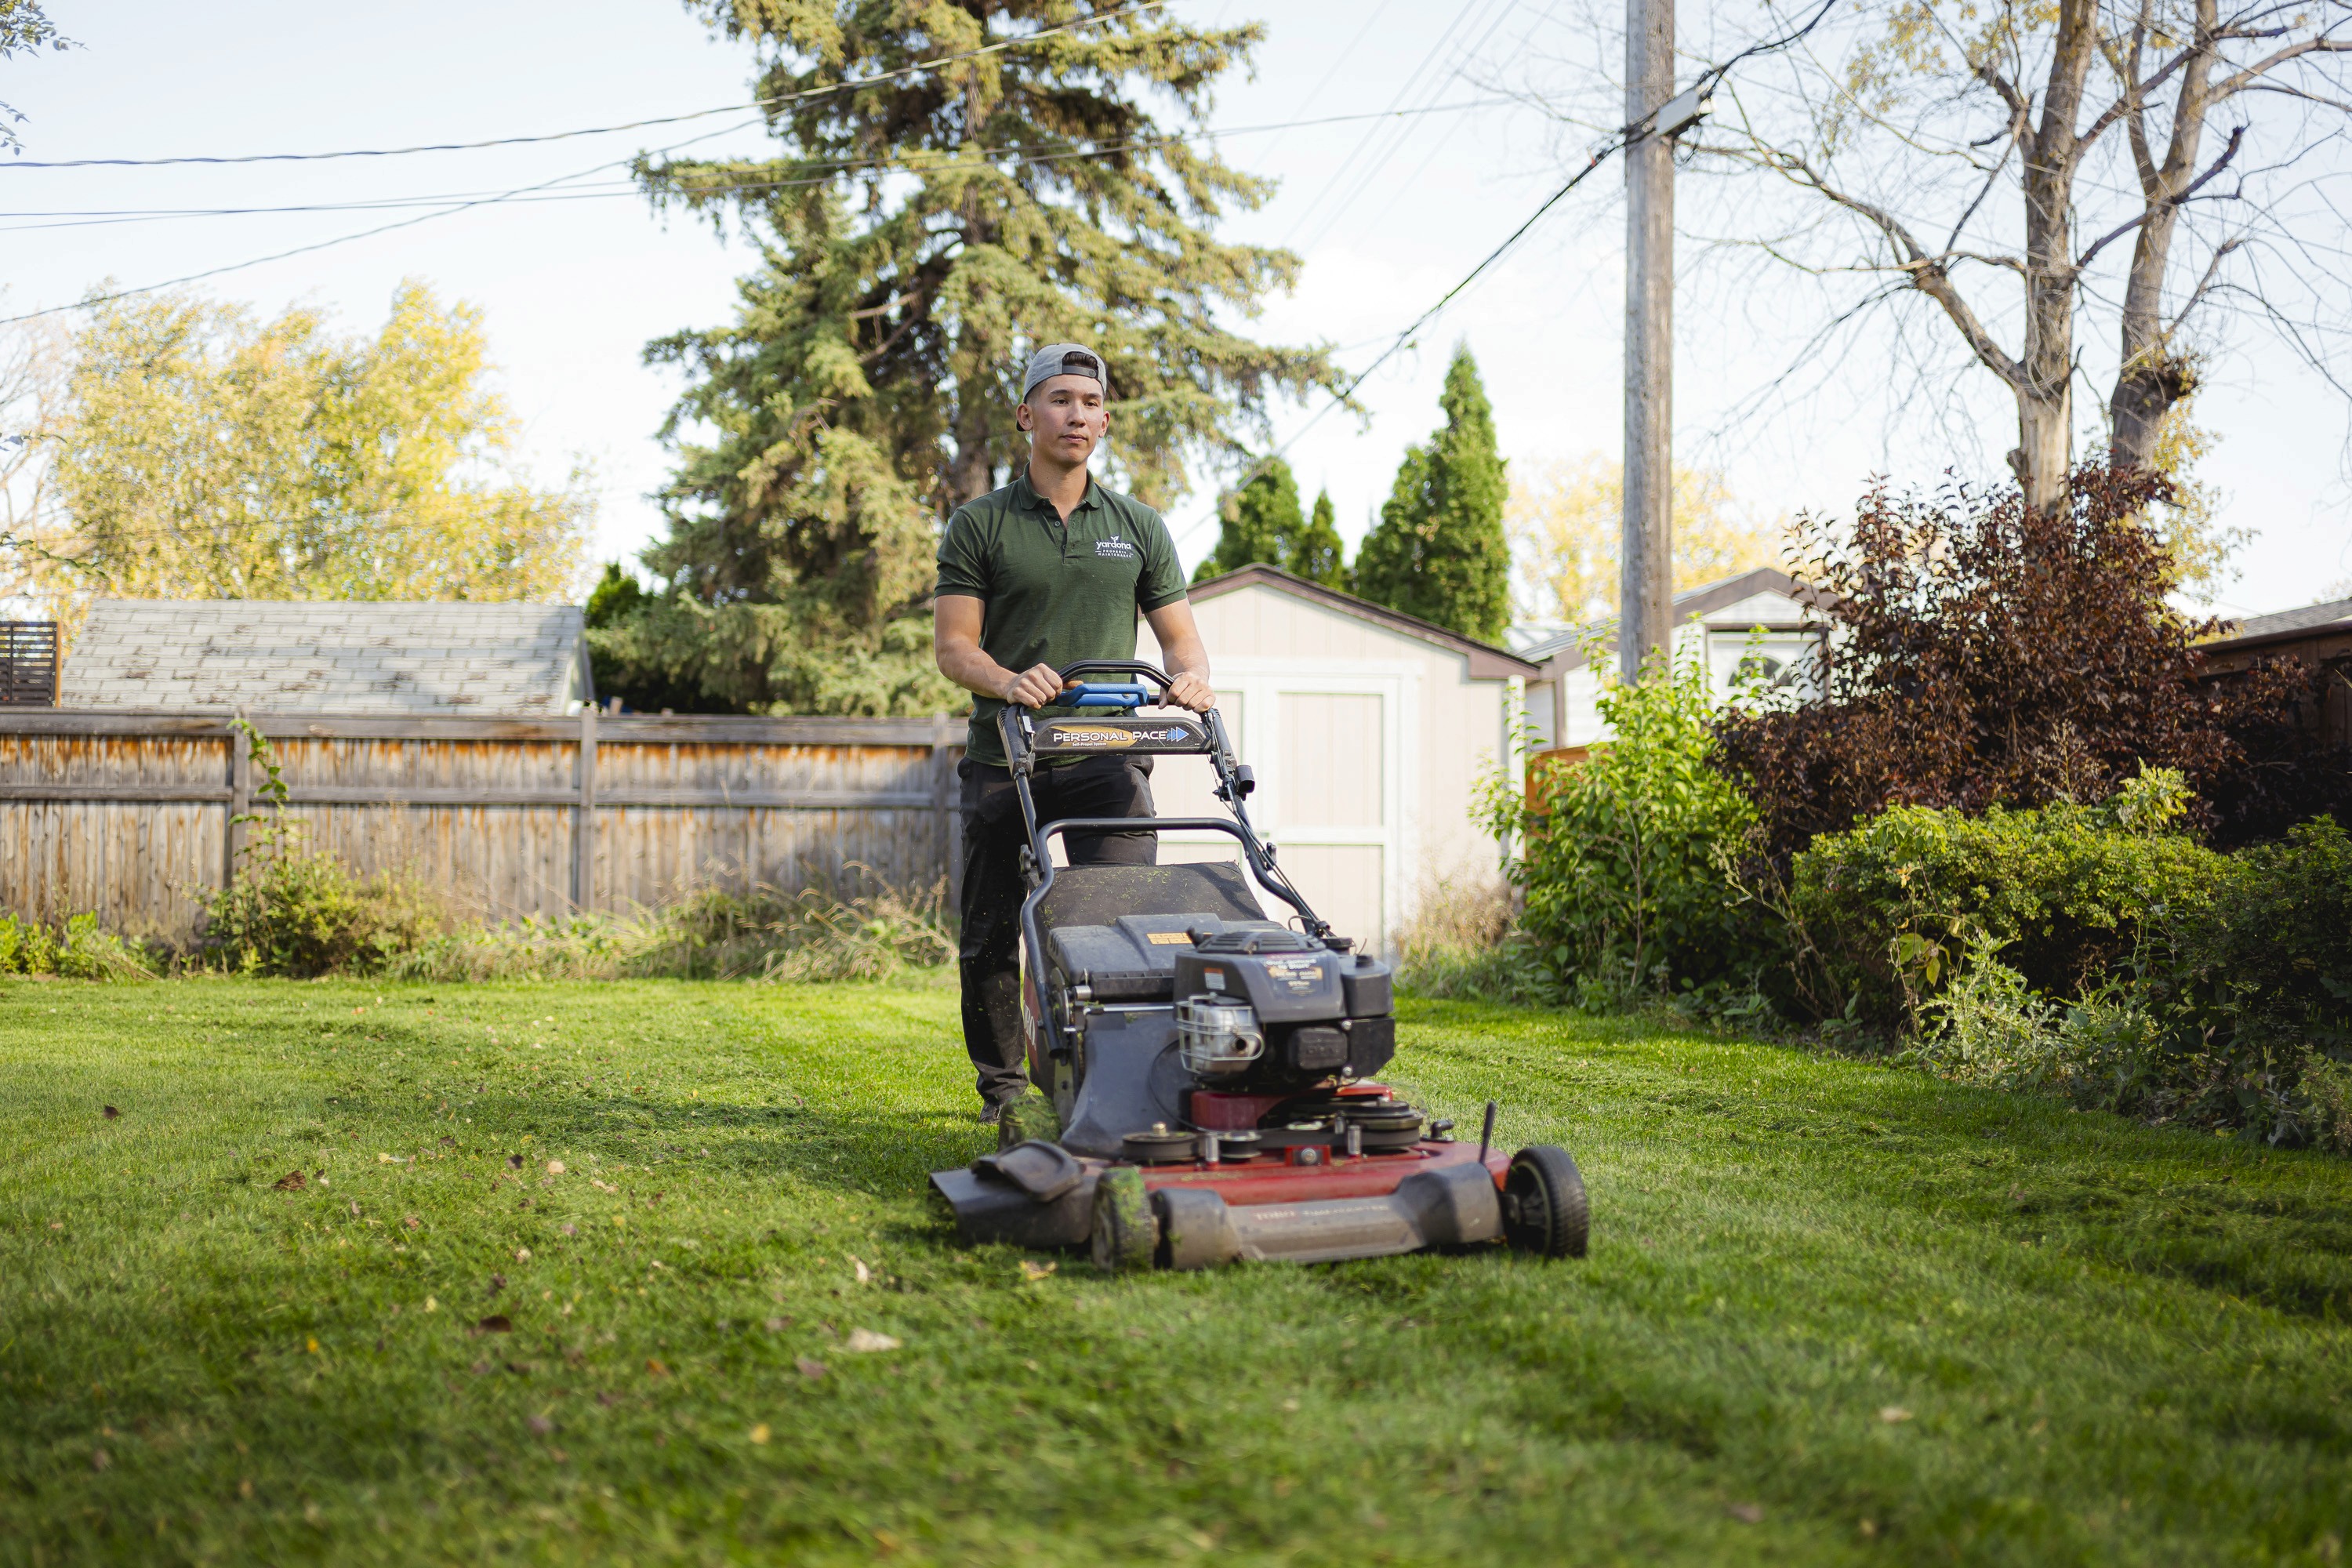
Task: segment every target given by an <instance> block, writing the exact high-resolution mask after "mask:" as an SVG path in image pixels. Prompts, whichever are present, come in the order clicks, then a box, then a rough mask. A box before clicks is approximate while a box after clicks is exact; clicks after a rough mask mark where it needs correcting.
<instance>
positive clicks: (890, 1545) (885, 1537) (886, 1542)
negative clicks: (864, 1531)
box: [874, 1530, 898, 1556]
mask: <svg viewBox="0 0 2352 1568" xmlns="http://www.w3.org/2000/svg"><path fill="white" fill-rule="evenodd" d="M874 1544H875V1545H877V1546H878V1547H880V1548H881V1549H882V1552H883V1555H885V1556H887V1555H889V1554H890V1553H891V1552H896V1551H898V1537H897V1536H895V1535H893V1534H891V1533H890V1532H889V1531H887V1530H877V1531H875V1532H874Z"/></svg>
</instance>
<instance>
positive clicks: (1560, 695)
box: [1512, 566, 1826, 751]
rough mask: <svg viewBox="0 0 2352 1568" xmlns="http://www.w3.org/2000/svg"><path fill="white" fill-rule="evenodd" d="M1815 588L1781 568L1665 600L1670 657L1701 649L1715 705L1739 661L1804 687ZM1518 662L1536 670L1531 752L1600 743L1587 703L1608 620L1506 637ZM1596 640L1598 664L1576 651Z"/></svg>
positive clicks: (1815, 636)
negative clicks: (1671, 622)
mask: <svg viewBox="0 0 2352 1568" xmlns="http://www.w3.org/2000/svg"><path fill="white" fill-rule="evenodd" d="M1822 603H1823V600H1822V595H1821V594H1820V592H1819V591H1818V590H1816V589H1814V588H1812V587H1810V586H1808V585H1807V584H1803V583H1800V582H1799V581H1797V579H1795V578H1794V577H1791V576H1790V575H1789V574H1787V573H1786V572H1782V571H1780V570H1778V569H1777V568H1774V567H1770V566H1761V567H1759V568H1757V569H1756V570H1755V571H1753V572H1743V573H1741V574H1739V575H1738V576H1737V577H1726V578H1725V579H1723V580H1722V581H1721V582H1719V583H1709V584H1706V585H1705V586H1704V587H1698V588H1691V589H1686V590H1685V591H1684V592H1682V593H1680V594H1676V595H1675V597H1674V616H1675V653H1676V655H1677V656H1678V657H1680V656H1686V655H1688V654H1689V653H1690V652H1691V651H1693V650H1694V649H1696V648H1703V649H1704V651H1705V654H1706V668H1707V675H1708V679H1709V681H1710V683H1711V684H1712V685H1713V687H1714V689H1715V694H1716V697H1717V700H1722V699H1724V698H1727V697H1728V696H1730V694H1731V687H1732V682H1733V681H1734V680H1735V679H1738V675H1739V672H1740V666H1741V665H1742V664H1743V663H1745V662H1746V661H1747V660H1748V659H1749V658H1755V659H1756V660H1757V661H1758V665H1757V669H1758V672H1759V674H1761V675H1762V676H1763V678H1764V679H1766V680H1767V681H1769V682H1774V683H1779V684H1788V685H1794V686H1797V687H1798V688H1800V689H1805V688H1807V687H1809V686H1810V684H1811V679H1812V677H1813V672H1814V670H1815V669H1816V668H1817V659H1818V655H1819V652H1820V649H1821V646H1822V637H1823V635H1824V631H1825V626H1826V623H1825V622H1824V620H1823V618H1822V615H1821V614H1820V606H1821V605H1822ZM1512 640H1513V642H1514V643H1516V644H1517V646H1518V650H1519V656H1520V657H1521V658H1526V659H1528V660H1531V661H1532V662H1534V663H1536V664H1538V665H1539V666H1541V667H1542V668H1541V669H1540V671H1539V672H1538V674H1537V675H1536V676H1535V677H1534V678H1533V679H1530V680H1529V681H1528V699H1527V700H1528V729H1529V730H1530V731H1532V733H1533V735H1534V738H1535V742H1536V748H1537V749H1538V750H1539V751H1555V750H1559V749H1562V748H1566V747H1580V746H1589V745H1591V744H1592V743H1593V742H1596V741H1605V740H1607V739H1609V727H1608V726H1607V725H1606V724H1604V723H1602V722H1601V713H1600V710H1599V708H1598V707H1597V706H1596V705H1595V699H1597V698H1598V697H1599V696H1600V694H1601V676H1602V675H1603V674H1604V673H1605V672H1607V671H1610V670H1612V669H1613V668H1614V667H1615V663H1616V658H1617V626H1616V623H1615V622H1614V621H1604V622H1597V623H1595V624H1594V625H1592V626H1566V627H1541V628H1528V629H1525V630H1523V631H1522V632H1521V634H1520V635H1518V636H1515V637H1513V639H1512ZM1596 643H1597V644H1598V646H1599V647H1600V649H1601V668H1598V669H1596V668H1593V666H1592V665H1591V663H1590V662H1588V660H1587V658H1586V654H1587V652H1588V650H1589V648H1590V647H1592V646H1594V645H1595V644H1596Z"/></svg>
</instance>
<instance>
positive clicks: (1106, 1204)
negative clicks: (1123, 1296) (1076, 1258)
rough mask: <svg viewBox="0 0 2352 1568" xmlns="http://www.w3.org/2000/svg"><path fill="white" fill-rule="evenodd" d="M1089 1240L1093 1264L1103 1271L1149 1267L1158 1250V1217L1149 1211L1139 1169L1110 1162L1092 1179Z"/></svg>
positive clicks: (1111, 1272)
mask: <svg viewBox="0 0 2352 1568" xmlns="http://www.w3.org/2000/svg"><path fill="white" fill-rule="evenodd" d="M1092 1241H1093V1247H1094V1255H1095V1267H1096V1268H1099V1269H1101V1270H1102V1271H1103V1272H1104V1273H1106V1274H1126V1273H1130V1272H1132V1271H1134V1270H1137V1269H1144V1268H1150V1267H1151V1259H1152V1255H1153V1254H1155V1253H1157V1252H1158V1251H1159V1250H1160V1217H1159V1215H1155V1214H1153V1213H1152V1212H1151V1194H1150V1193H1149V1192H1147V1191H1145V1190H1144V1185H1143V1173H1142V1172H1141V1171H1139V1170H1137V1169H1136V1168H1135V1167H1134V1166H1132V1165H1113V1166H1112V1167H1111V1168H1110V1169H1109V1170H1108V1171H1105V1172H1104V1173H1102V1175H1101V1177H1100V1178H1099V1179H1098V1180H1097V1181H1096V1183H1095V1220H1094V1234H1093V1237H1092Z"/></svg>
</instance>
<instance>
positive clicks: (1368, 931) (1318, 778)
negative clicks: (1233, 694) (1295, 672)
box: [1270, 691, 1390, 951]
mask: <svg viewBox="0 0 2352 1568" xmlns="http://www.w3.org/2000/svg"><path fill="white" fill-rule="evenodd" d="M1280 709H1281V711H1280V716H1279V719H1278V721H1277V725H1278V729H1277V742H1276V746H1277V753H1278V755H1279V756H1280V758H1281V771H1280V772H1279V773H1277V774H1276V777H1275V779H1274V781H1273V783H1272V789H1273V794H1274V799H1273V801H1272V802H1271V803H1270V804H1272V805H1274V806H1275V807H1276V811H1277V812H1278V816H1277V819H1276V820H1277V826H1276V832H1277V835H1278V837H1279V838H1280V841H1281V846H1282V847H1281V862H1282V866H1283V868H1284V869H1285V870H1286V871H1287V872H1288V873H1289V874H1290V879H1291V880H1292V882H1294V883H1295V884H1296V885H1297V889H1298V890H1299V891H1300V892H1302V893H1304V894H1305V895H1307V902H1308V903H1310V904H1312V905H1314V906H1315V912H1316V913H1317V914H1319V915H1321V916H1322V917H1323V918H1324V919H1325V920H1327V921H1330V922H1331V926H1332V929H1333V930H1334V931H1338V932H1339V934H1341V935H1342V936H1352V937H1354V938H1355V939H1356V940H1357V942H1359V943H1360V944H1361V945H1362V946H1363V947H1364V948H1365V949H1366V950H1368V951H1379V950H1381V948H1383V947H1385V945H1386V938H1387V934H1388V929H1389V921H1388V914H1389V911H1388V907H1387V906H1388V900H1387V898H1386V896H1385V895H1386V892H1387V888H1388V869H1389V868H1388V838H1389V835H1388V817H1389V810H1388V808H1389V804H1390V803H1389V782H1388V750H1389V749H1388V712H1387V709H1388V699H1387V697H1386V695H1385V694H1383V693H1381V692H1376V691H1284V692H1282V693H1280Z"/></svg>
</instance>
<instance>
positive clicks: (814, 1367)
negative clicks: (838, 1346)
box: [793, 1355, 824, 1377]
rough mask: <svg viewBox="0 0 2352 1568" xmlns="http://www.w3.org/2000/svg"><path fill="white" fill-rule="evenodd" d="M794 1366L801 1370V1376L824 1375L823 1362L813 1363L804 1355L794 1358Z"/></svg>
mask: <svg viewBox="0 0 2352 1568" xmlns="http://www.w3.org/2000/svg"><path fill="white" fill-rule="evenodd" d="M793 1365H794V1366H796V1367H798V1368H800V1369H801V1375H802V1376H803V1377H823V1376H824V1363H823V1362H821V1361H811V1360H809V1358H808V1357H806V1356H804V1355H803V1356H794V1357H793Z"/></svg>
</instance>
